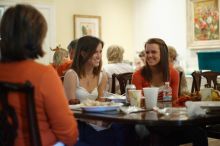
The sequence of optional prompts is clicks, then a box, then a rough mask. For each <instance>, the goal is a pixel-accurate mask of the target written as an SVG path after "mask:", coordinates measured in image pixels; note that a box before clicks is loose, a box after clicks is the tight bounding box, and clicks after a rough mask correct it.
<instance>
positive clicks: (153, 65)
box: [132, 38, 179, 101]
mask: <svg viewBox="0 0 220 146" xmlns="http://www.w3.org/2000/svg"><path fill="white" fill-rule="evenodd" d="M144 47H145V53H146V55H145V56H146V64H145V66H144V67H142V68H141V69H140V70H137V71H136V72H135V73H134V74H133V77H132V83H133V84H135V86H136V88H137V89H141V90H142V89H143V88H144V87H160V89H161V91H162V88H163V86H164V83H165V82H167V81H168V82H170V86H171V88H172V96H173V97H172V101H174V100H175V99H177V97H178V87H179V73H178V71H176V70H175V69H174V68H173V67H172V66H170V65H169V61H168V48H167V45H166V44H165V42H164V41H163V40H161V39H159V38H152V39H149V40H148V41H147V42H146V43H145V46H144ZM160 98H162V92H160V93H159V99H160Z"/></svg>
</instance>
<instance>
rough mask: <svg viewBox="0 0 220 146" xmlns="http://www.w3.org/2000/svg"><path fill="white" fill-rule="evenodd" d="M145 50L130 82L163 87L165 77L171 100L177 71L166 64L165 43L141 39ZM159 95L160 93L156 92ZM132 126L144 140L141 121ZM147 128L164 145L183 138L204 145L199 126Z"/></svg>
mask: <svg viewBox="0 0 220 146" xmlns="http://www.w3.org/2000/svg"><path fill="white" fill-rule="evenodd" d="M145 52H146V65H145V66H144V67H143V68H141V69H140V70H138V71H136V72H135V73H134V74H133V77H132V83H133V84H135V86H136V88H137V89H142V88H143V87H152V86H156V87H161V88H163V86H164V82H167V81H169V82H170V86H171V88H172V101H174V100H175V99H177V98H178V87H179V73H178V71H176V70H175V69H174V68H173V67H172V66H171V65H169V61H168V47H167V45H166V43H165V42H164V41H163V40H162V39H159V38H152V39H149V40H148V41H147V42H146V43H145ZM161 93H162V92H161ZM159 97H162V95H161V94H160V95H159ZM135 129H136V132H137V134H138V135H139V136H140V137H142V138H143V139H142V140H143V141H142V142H143V143H144V144H146V143H147V142H146V139H147V137H148V135H149V134H150V133H149V131H148V129H147V128H146V127H145V126H144V125H136V127H135ZM151 130H152V131H153V132H154V134H158V135H159V136H158V138H159V139H158V140H157V141H158V142H161V143H162V144H163V145H164V146H171V145H172V146H176V145H179V144H183V143H187V142H193V145H194V146H207V145H208V140H207V136H206V133H205V131H204V130H203V129H202V128H200V127H186V128H185V127H184V128H181V127H180V128H175V129H170V128H167V127H154V128H151ZM161 143H160V144H161Z"/></svg>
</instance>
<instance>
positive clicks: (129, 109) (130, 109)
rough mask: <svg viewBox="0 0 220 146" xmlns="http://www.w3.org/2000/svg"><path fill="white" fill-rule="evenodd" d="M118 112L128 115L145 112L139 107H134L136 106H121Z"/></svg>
mask: <svg viewBox="0 0 220 146" xmlns="http://www.w3.org/2000/svg"><path fill="white" fill-rule="evenodd" d="M120 110H121V111H122V112H124V113H125V114H130V113H136V112H141V111H145V109H142V108H140V107H136V106H128V107H126V106H121V107H120Z"/></svg>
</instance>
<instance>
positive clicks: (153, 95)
mask: <svg viewBox="0 0 220 146" xmlns="http://www.w3.org/2000/svg"><path fill="white" fill-rule="evenodd" d="M143 91H144V97H145V106H146V109H153V107H156V106H157V98H158V92H159V88H157V87H146V88H143Z"/></svg>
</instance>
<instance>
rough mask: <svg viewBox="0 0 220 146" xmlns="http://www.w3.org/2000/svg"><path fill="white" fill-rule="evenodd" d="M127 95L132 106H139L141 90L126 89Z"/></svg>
mask: <svg viewBox="0 0 220 146" xmlns="http://www.w3.org/2000/svg"><path fill="white" fill-rule="evenodd" d="M128 97H129V100H130V104H131V105H132V106H137V107H141V97H142V94H141V90H128Z"/></svg>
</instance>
